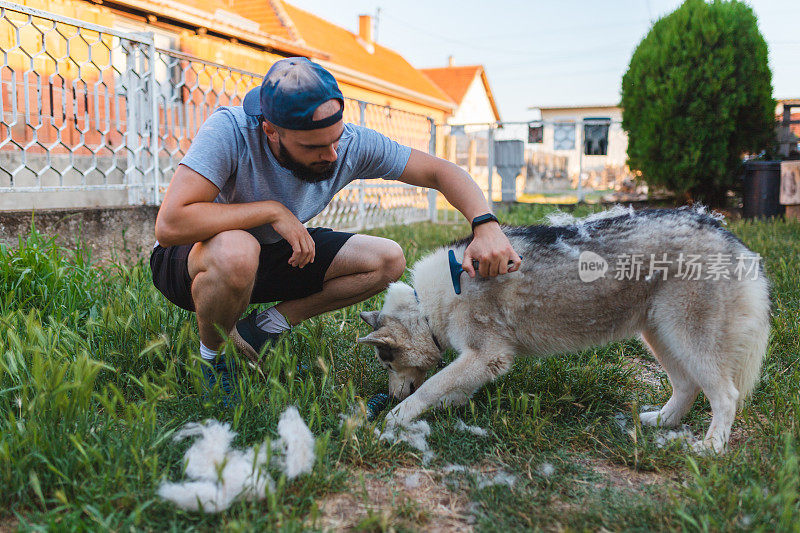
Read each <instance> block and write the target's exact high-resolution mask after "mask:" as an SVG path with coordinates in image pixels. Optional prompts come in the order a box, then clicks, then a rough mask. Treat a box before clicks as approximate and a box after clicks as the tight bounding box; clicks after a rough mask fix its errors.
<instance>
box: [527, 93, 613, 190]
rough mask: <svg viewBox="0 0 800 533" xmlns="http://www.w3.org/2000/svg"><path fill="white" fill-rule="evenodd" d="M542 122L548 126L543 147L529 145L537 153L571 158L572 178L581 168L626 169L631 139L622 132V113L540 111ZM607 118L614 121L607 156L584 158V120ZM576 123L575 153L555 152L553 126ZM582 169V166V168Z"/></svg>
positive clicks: (585, 109) (593, 109)
mask: <svg viewBox="0 0 800 533" xmlns="http://www.w3.org/2000/svg"><path fill="white" fill-rule="evenodd" d="M541 114H542V120H543V121H544V122H545V125H544V135H543V141H544V142H543V143H542V144H533V145H529V146H531V147H534V149H535V150H541V151H543V152H549V153H553V154H556V155H564V156H567V158H568V161H569V162H568V167H567V168H568V172H569V174H570V176H574V175H577V174H578V172H579V171H580V169H581V168H583V171H584V172H589V171H592V170H596V171H599V170H601V169H603V168H604V167H606V166H611V167H624V166H625V162H626V160H627V157H628V154H627V151H628V136H627V134H626V133H625V131H624V130H623V129H622V124H621V123H622V109H621V108H619V107H606V106H601V107H579V108H572V109H570V108H560V109H541ZM599 117H607V118H610V119H611V127H610V128H609V131H608V155H583V161H581V153H582V151H583V143H582V138H583V131H582V126H581V125H580V122H579V121H581V120H583V119H585V118H599ZM560 121H563V122H576V125H575V147H574V148H573V149H572V150H555V149H554V144H553V137H554V132H553V122H560ZM581 165H582V166H581Z"/></svg>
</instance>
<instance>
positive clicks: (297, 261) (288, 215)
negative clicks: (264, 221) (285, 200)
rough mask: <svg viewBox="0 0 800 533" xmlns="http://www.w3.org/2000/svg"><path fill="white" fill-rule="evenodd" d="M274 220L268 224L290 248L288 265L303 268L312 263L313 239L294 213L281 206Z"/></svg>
mask: <svg viewBox="0 0 800 533" xmlns="http://www.w3.org/2000/svg"><path fill="white" fill-rule="evenodd" d="M281 207H283V209H279V210H278V213H277V215H275V218H274V220H272V221H271V222H270V223H271V224H272V227H273V229H274V230H275V231H277V232H278V234H279V235H280V236H281V237H283V238H284V239H286V241H287V242H288V243H289V244H290V245H291V246H292V252H293V253H292V257H290V258H289V264H290V265H291V266H293V267H299V268H303V267H304V266H306V265H307V264H309V263H313V262H314V255H315V253H316V250H315V249H314V239H312V238H311V235H309V234H308V230H307V229H306V227H305V226H303V223H302V222H300V221H299V220H298V219H297V217H296V216H294V213H292V212H291V211H289V209H288V208H286V207H285V206H281Z"/></svg>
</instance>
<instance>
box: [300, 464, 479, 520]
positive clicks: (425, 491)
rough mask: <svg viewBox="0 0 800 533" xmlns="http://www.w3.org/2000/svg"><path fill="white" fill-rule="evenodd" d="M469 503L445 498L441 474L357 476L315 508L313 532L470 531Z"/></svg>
mask: <svg viewBox="0 0 800 533" xmlns="http://www.w3.org/2000/svg"><path fill="white" fill-rule="evenodd" d="M474 520H475V519H474V517H473V516H472V513H471V512H470V506H469V500H467V498H466V497H464V496H463V495H461V494H455V493H452V492H450V491H449V490H448V489H447V487H446V486H445V485H444V484H443V483H442V481H441V473H440V472H438V471H436V470H427V469H424V468H399V469H397V470H396V471H395V472H394V474H393V475H392V476H391V477H390V476H383V475H381V474H380V473H379V472H370V471H363V470H362V471H358V472H356V473H355V476H354V477H353V479H351V481H350V483H349V485H348V487H347V490H345V491H344V492H342V493H339V494H334V495H331V496H329V497H327V498H325V499H323V500H322V501H321V502H320V503H319V517H318V519H317V520H316V522H315V523H314V524H313V527H316V528H320V529H323V530H325V531H352V530H355V529H356V528H359V529H361V528H364V529H381V528H382V526H383V525H387V526H390V527H391V526H397V525H403V526H405V527H408V528H410V529H414V530H420V531H434V532H457V531H472V529H473V526H472V524H473V522H474Z"/></svg>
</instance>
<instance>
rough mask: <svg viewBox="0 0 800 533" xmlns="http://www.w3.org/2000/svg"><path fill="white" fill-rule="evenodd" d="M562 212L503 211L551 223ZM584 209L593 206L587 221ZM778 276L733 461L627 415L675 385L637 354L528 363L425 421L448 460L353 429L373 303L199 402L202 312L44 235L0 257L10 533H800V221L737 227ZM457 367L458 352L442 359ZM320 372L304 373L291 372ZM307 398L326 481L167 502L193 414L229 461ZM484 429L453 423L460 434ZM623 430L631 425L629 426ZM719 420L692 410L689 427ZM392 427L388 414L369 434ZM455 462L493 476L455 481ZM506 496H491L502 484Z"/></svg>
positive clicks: (143, 274)
mask: <svg viewBox="0 0 800 533" xmlns="http://www.w3.org/2000/svg"><path fill="white" fill-rule="evenodd" d="M550 209H551V208H548V207H546V206H528V207H522V208H516V209H514V210H513V211H511V212H508V213H504V214H503V215H502V216H501V218H503V219H504V220H505V221H507V222H509V223H517V224H530V223H537V222H540V221H541V220H542V217H543V216H544V214H546V213H547V212H548V211H549V210H550ZM579 213H580V211H579ZM730 229H731V230H732V231H733V232H734V233H736V234H737V235H738V236H739V237H740V238H741V239H742V240H743V241H744V242H745V243H746V244H748V245H749V246H750V247H751V248H753V249H754V250H756V251H757V252H759V253H760V254H761V255H762V256H763V258H764V262H765V266H766V270H767V273H768V275H769V276H770V278H771V280H772V283H773V306H774V311H773V332H772V337H771V341H770V346H769V352H768V354H767V357H766V360H765V363H764V366H763V370H762V381H761V383H760V385H759V386H758V387H757V389H756V391H755V394H754V395H753V397H752V399H751V401H749V402H748V404H747V405H746V407H745V408H744V410H743V411H741V412H740V413H739V415H738V416H737V419H736V422H735V424H734V429H733V438H732V446H731V451H730V452H729V453H728V454H727V455H725V456H723V457H700V456H695V455H692V454H689V453H687V452H686V451H685V450H684V449H682V448H681V445H680V442H674V443H672V444H671V445H668V446H665V447H659V446H658V439H659V436H660V435H662V434H663V433H664V431H663V430H656V429H651V428H645V429H643V428H641V427H640V426H639V424H638V422H637V416H636V413H638V411H639V409H640V407H641V406H642V405H645V404H661V403H663V402H665V401H666V400H667V398H669V395H670V390H669V385H668V382H667V379H666V375H665V374H664V373H663V372H662V371H661V370H660V368H659V367H658V365H657V364H656V363H654V361H653V360H652V358H651V357H650V356H649V355H648V353H647V351H646V350H645V348H644V347H643V346H642V345H641V344H640V343H639V341H637V340H635V339H631V340H627V341H624V342H619V343H615V344H611V345H608V346H603V347H598V348H595V349H591V350H586V351H584V352H581V353H574V354H569V355H567V356H561V357H558V358H551V359H545V360H533V359H525V358H519V359H518V360H517V361H516V363H515V365H514V368H513V370H512V371H511V372H510V373H509V374H508V375H506V376H505V377H503V378H502V379H500V380H499V381H498V382H496V383H493V384H490V385H488V386H486V387H484V388H483V389H482V390H480V391H479V392H478V393H477V394H476V395H475V397H474V398H473V400H472V401H471V402H470V403H469V404H468V405H466V406H464V407H461V408H458V409H448V410H434V411H430V412H428V413H427V414H426V415H425V417H424V418H425V419H426V420H427V421H428V422H429V424H430V426H431V429H432V432H431V435H430V437H429V439H428V440H429V443H430V445H431V448H432V450H433V451H434V452H435V454H436V458H435V459H434V460H433V461H432V462H431V463H430V464H427V465H426V464H423V461H422V460H421V457H420V453H419V452H417V451H416V450H414V449H412V448H409V447H407V446H406V445H405V444H394V445H389V444H387V443H386V442H385V441H379V440H378V439H377V438H376V436H375V433H374V426H370V425H365V426H361V427H350V426H347V425H344V426H342V425H341V424H340V420H341V419H340V414H342V413H345V412H347V411H348V409H349V408H350V407H351V406H352V405H354V404H357V403H358V402H359V400H364V399H368V398H369V397H370V396H371V395H372V394H374V393H375V392H378V391H381V390H383V389H384V388H385V386H386V376H385V374H384V373H383V371H382V370H381V368H380V366H379V365H378V363H377V362H376V361H375V359H374V355H373V353H372V351H371V350H370V349H369V348H366V347H362V346H359V345H357V344H356V343H355V339H356V337H358V336H361V335H364V334H365V333H366V332H367V326H366V325H365V324H363V323H362V322H361V320H360V319H359V318H358V313H359V312H360V311H361V310H364V309H376V308H379V306H380V301H381V296H377V297H375V298H372V299H370V300H369V301H367V302H364V303H363V304H360V305H357V306H353V307H350V308H347V309H344V310H341V311H337V312H334V313H330V314H328V315H325V316H323V317H319V318H317V319H314V320H310V321H308V322H307V323H305V324H303V325H302V326H300V327H298V328H296V330H295V333H294V334H293V336H292V337H291V339H290V341H289V343H288V346H285V347H284V349H281V350H277V351H276V352H274V353H273V354H272V356H271V358H270V359H269V360H268V361H267V362H266V363H265V364H264V365H263V366H262V368H260V369H257V370H253V369H244V370H243V384H242V403H241V405H240V406H239V407H237V408H236V409H234V410H226V409H224V408H222V407H220V406H217V405H216V404H212V403H208V404H204V403H203V401H202V400H201V397H200V393H199V391H200V388H199V379H200V369H199V365H198V357H199V355H198V339H197V332H196V325H195V321H194V316H193V315H191V314H189V313H187V312H184V311H182V310H180V309H178V308H176V307H175V306H173V305H171V304H169V303H168V302H167V301H166V300H165V299H164V298H163V297H162V296H161V295H160V293H158V292H157V290H156V289H155V288H154V287H153V286H152V283H151V279H150V271H149V267H148V266H147V264H146V262H140V263H138V264H134V265H122V264H112V265H105V266H99V265H95V264H93V263H92V262H91V261H90V260H89V258H88V257H87V255H86V254H85V252H84V251H83V250H77V251H73V250H65V249H61V248H58V247H56V246H55V245H53V243H52V241H50V240H48V239H46V238H45V237H42V236H39V235H37V234H32V235H30V236H29V237H27V240H26V241H25V242H22V243H21V247H20V248H19V249H17V250H10V249H5V248H4V249H2V251H0V289H1V290H0V425H1V426H2V428H1V429H0V501H2V505H0V531H4V530H7V529H15V528H21V529H41V530H44V529H56V530H66V529H76V530H87V529H88V530H97V529H112V530H131V529H133V530H139V529H143V530H175V531H186V530H215V531H218V530H226V531H252V530H263V529H268V530H275V529H280V530H288V531H298V530H307V529H312V530H324V529H334V528H354V529H357V530H366V531H382V530H397V531H403V530H423V531H424V530H430V529H433V528H440V529H442V530H452V531H456V530H464V529H468V528H474V529H476V530H485V531H510V530H572V531H577V530H587V529H588V530H600V529H601V528H604V529H606V530H611V531H617V530H639V531H658V530H684V529H686V530H704V531H705V530H708V531H730V530H758V531H798V529H799V528H800V466H798V458H800V387H799V385H800V367H799V366H798V354H800V341H799V340H798V339H800V284H799V283H798V280H800V224H798V223H788V222H757V223H750V222H747V223H745V222H736V223H731V224H730ZM466 232H467V226H466V225H465V224H462V225H457V226H456V225H431V224H413V225H407V226H398V227H391V228H385V229H381V230H374V231H372V232H371V233H374V234H376V235H381V236H385V237H389V238H392V239H394V240H396V241H397V242H398V243H400V244H401V245H402V246H403V248H404V250H405V252H406V256H407V259H408V263H409V264H413V263H414V261H415V260H416V259H417V258H419V257H420V256H421V255H423V254H424V253H425V252H426V251H427V250H429V249H431V248H432V247H434V246H437V245H440V244H443V243H446V242H448V241H449V240H451V239H453V238H455V237H458V236H462V235H464V234H465V233H466ZM449 357H452V354H450V355H449ZM298 360H299V361H302V362H304V363H305V364H306V365H307V366H309V367H310V368H311V371H310V372H309V373H308V375H306V376H305V377H304V378H303V379H297V377H296V376H294V372H292V369H294V368H296V366H297V362H298ZM287 405H296V406H297V407H298V408H299V410H300V413H301V415H302V416H303V418H304V419H305V420H306V422H307V423H308V425H309V427H310V428H311V430H312V432H313V433H314V435H315V436H316V437H317V463H316V466H315V468H314V470H313V473H312V474H310V475H307V476H304V477H300V478H298V479H297V480H295V481H293V482H287V481H286V480H285V479H281V480H278V481H277V483H276V490H275V492H274V493H272V494H270V495H269V496H268V497H267V498H266V499H265V500H262V501H258V502H237V503H235V504H234V505H233V506H232V507H231V508H230V509H229V510H228V511H226V512H223V513H220V514H217V515H211V514H200V513H191V512H185V511H182V510H179V509H177V508H176V507H175V506H173V505H172V504H169V503H167V502H164V501H162V500H160V499H159V498H158V497H157V496H156V490H157V488H158V486H159V484H160V483H161V482H162V481H163V480H165V479H170V480H179V479H182V456H183V453H184V452H185V451H186V449H187V447H188V445H189V443H188V442H180V443H176V442H173V441H172V438H171V437H172V435H173V433H174V432H175V431H176V430H177V429H178V428H180V427H181V426H182V425H183V424H185V423H186V422H189V421H200V420H203V419H206V418H216V419H219V420H224V421H228V422H230V423H231V424H232V427H233V429H234V430H235V431H237V432H238V433H239V436H238V437H237V439H236V440H235V441H234V445H236V446H245V445H253V444H256V443H259V442H262V441H263V440H264V439H265V438H266V437H270V438H274V437H276V436H277V430H276V424H277V420H278V417H279V416H280V414H281V412H282V411H283V410H284V409H285V407H286V406H287ZM458 419H461V420H463V421H464V422H466V423H467V424H471V425H477V426H480V427H482V428H485V429H487V430H488V431H489V435H488V436H485V437H484V436H475V435H471V434H468V433H464V432H460V431H457V430H456V423H457V420H458ZM621 419H624V420H625V421H626V424H625V428H624V429H623V428H622V427H620V424H618V423H617V422H618V421H619V420H621ZM709 420H710V410H709V407H708V403H707V402H706V401H705V399H704V398H703V397H702V395H701V397H700V398H699V399H698V400H697V401H696V403H695V406H694V408H693V409H692V411H691V413H690V414H689V416H688V417H687V420H686V422H687V423H688V424H689V426H690V427H691V429H692V431H693V432H694V434H695V435H696V436H699V435H701V434H702V433H703V432H704V431H705V429H706V428H707V425H708V422H709ZM378 424H380V421H378ZM451 464H459V465H464V466H466V467H469V468H470V469H472V470H473V471H477V472H480V473H481V475H479V476H477V475H473V474H464V473H459V472H451V473H447V472H446V470H445V469H446V467H447V466H448V465H451ZM503 472H505V473H510V474H512V475H514V476H515V482H514V484H513V486H508V485H493V486H491V485H490V486H483V485H482V484H481V483H480V480H481V479H482V478H485V477H492V476H494V475H495V474H497V473H503Z"/></svg>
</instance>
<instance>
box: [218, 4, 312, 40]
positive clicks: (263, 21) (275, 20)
mask: <svg viewBox="0 0 800 533" xmlns="http://www.w3.org/2000/svg"><path fill="white" fill-rule="evenodd" d="M202 2H203V3H206V2H208V3H212V2H214V3H217V2H215V0H202ZM229 4H230V5H227V6H226V7H223V9H227V10H229V11H231V10H232V11H235V12H236V13H237V14H239V15H241V16H243V17H246V18H249V19H250V20H253V21H255V22H258V24H259V25H260V26H261V31H263V32H266V33H269V34H270V35H274V36H276V37H281V38H283V39H288V40H290V41H299V40H300V39H299V37H298V35H297V32H296V31H295V29H294V27H293V25H292V23H291V20H288V17H286V16H285V15H284V16H281V15H282V13H281V12H280V11H279V9H280V8H281V6H279V5H276V4H277V2H274V1H271V0H231V1H229Z"/></svg>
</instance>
